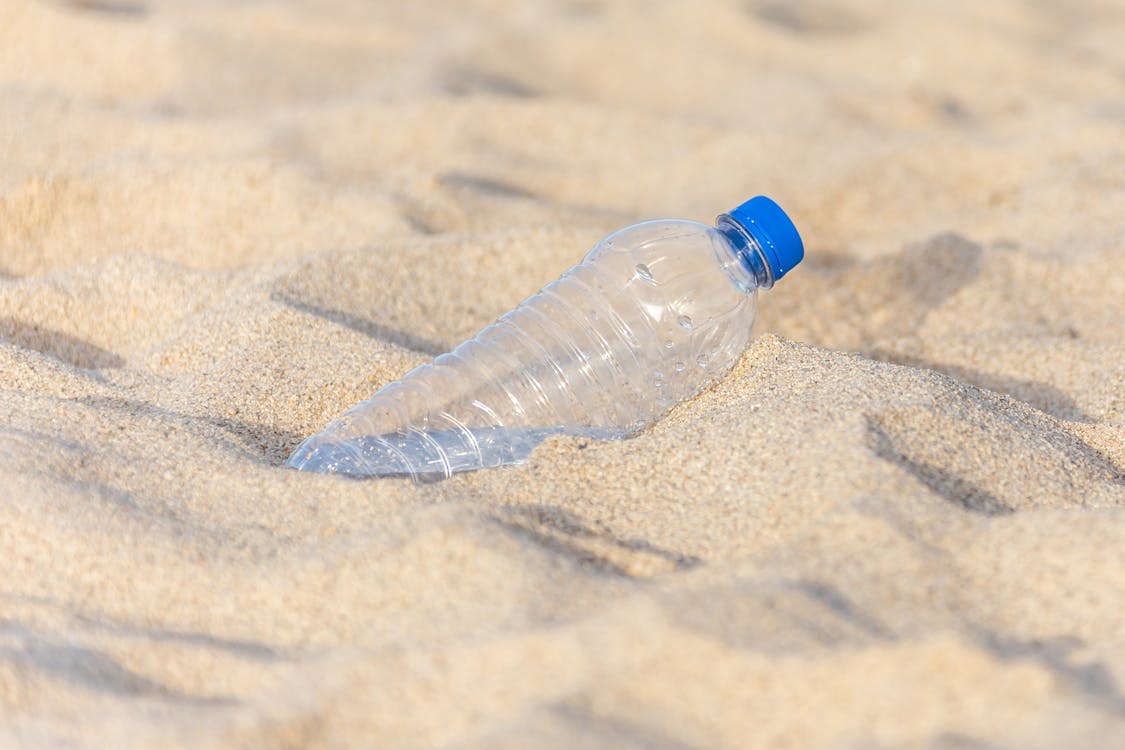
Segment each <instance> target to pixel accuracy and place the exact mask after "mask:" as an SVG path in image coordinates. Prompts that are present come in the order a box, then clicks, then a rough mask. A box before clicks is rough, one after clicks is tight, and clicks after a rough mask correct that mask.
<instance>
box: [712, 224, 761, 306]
mask: <svg viewBox="0 0 1125 750" xmlns="http://www.w3.org/2000/svg"><path fill="white" fill-rule="evenodd" d="M715 228H716V229H717V230H718V231H719V232H720V233H721V234H722V235H723V236H724V237H726V238H727V241H728V242H730V245H731V247H732V248H734V250H735V252H736V253H737V254H738V259H739V261H741V262H742V265H743V266H744V267H745V268H746V270H747V271H748V272H749V273H750V275H751V276H753V277H754V282H755V284H757V286H758V288H759V289H769V288H770V287H772V286H773V282H774V278H773V271H771V270H770V264H769V263H768V262H767V261H766V256H765V253H764V252H763V251H762V246H761V245H759V244H758V241H757V240H756V239H754V237H753V235H751V234H750V233H749V232H747V231H746V228H745V227H743V226H742V225H741V224H739V223H738V222H737V221H735V220H734V219H733V218H731V216H730V214H722V215H721V216H719V218H718V219H716V223H715Z"/></svg>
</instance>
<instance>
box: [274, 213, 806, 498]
mask: <svg viewBox="0 0 1125 750" xmlns="http://www.w3.org/2000/svg"><path fill="white" fill-rule="evenodd" d="M803 257H804V247H803V245H802V242H801V238H800V235H798V233H797V229H796V228H795V227H794V226H793V223H792V222H791V221H790V220H789V217H788V216H786V215H785V212H784V211H782V210H781V208H780V207H779V206H778V205H777V204H776V203H774V202H773V201H772V200H770V199H769V198H766V197H764V196H758V197H756V198H752V199H750V200H749V201H747V202H745V203H743V204H742V205H740V206H739V207H738V208H736V209H734V210H732V211H731V212H730V213H726V214H722V215H721V216H719V217H718V219H717V221H716V226H714V227H711V226H708V225H706V224H701V223H698V222H694V221H683V220H656V221H647V222H643V223H640V224H634V225H633V226H630V227H626V228H625V229H622V230H619V231H617V232H615V233H613V234H611V235H610V236H608V237H606V238H605V239H603V240H602V241H601V242H599V243H598V244H597V245H595V246H594V248H593V249H592V250H591V251H590V252H589V254H587V255H586V257H585V258H584V259H583V260H582V262H581V263H579V264H578V265H576V266H574V267H573V268H571V269H570V270H569V271H567V272H566V273H564V274H563V275H562V277H560V278H559V279H558V280H556V281H554V282H552V283H550V284H548V285H547V286H545V287H544V288H543V289H542V290H541V291H540V292H539V293H538V294H535V295H533V296H532V297H529V298H528V299H526V300H524V301H523V302H522V303H521V304H520V305H519V306H518V307H517V308H516V309H514V310H512V311H511V312H508V313H506V314H504V315H503V316H501V317H500V318H499V319H498V320H497V321H496V323H494V324H492V325H491V326H489V327H488V328H485V329H484V330H483V331H481V332H480V333H478V334H477V335H476V336H474V337H473V338H472V339H469V340H468V341H466V342H464V343H462V344H460V345H459V346H458V347H457V348H455V349H454V350H453V351H451V352H449V353H448V354H443V355H441V356H440V357H438V358H437V359H435V360H434V361H433V362H431V363H430V364H427V365H423V366H421V367H418V368H416V369H414V370H412V371H411V372H409V373H408V374H407V375H406V376H405V377H404V378H403V379H402V380H399V381H397V382H394V383H391V384H390V385H387V386H386V387H384V388H382V389H381V390H379V391H378V392H377V393H376V394H375V395H374V396H372V397H371V398H370V399H368V400H367V401H363V402H361V403H359V404H357V405H356V406H354V407H352V408H351V409H350V410H349V411H347V412H346V413H345V414H344V415H343V416H341V417H340V418H339V419H337V420H336V421H334V422H332V423H331V424H330V425H328V427H326V428H325V429H324V431H322V432H320V433H319V434H316V435H314V436H312V437H310V438H309V439H307V440H306V441H305V442H304V443H302V444H301V445H300V447H298V448H297V450H296V451H295V452H294V453H293V455H292V456H290V457H289V460H288V462H287V463H288V466H290V467H292V468H295V469H300V470H302V471H318V472H334V473H340V474H347V475H351V476H360V477H368V476H396V475H397V476H410V477H412V478H413V479H415V480H416V481H425V480H433V479H441V478H445V477H449V476H452V475H453V474H454V473H457V472H461V471H469V470H473V469H481V468H486V467H492V466H500V465H503V464H515V463H521V462H523V461H525V460H526V459H527V457H528V456H529V455H530V453H531V451H532V450H533V449H534V448H535V446H536V445H538V444H539V443H540V442H542V441H543V440H544V439H545V438H547V437H549V436H551V435H558V434H568V435H584V436H588V437H592V438H602V439H612V438H623V437H627V436H629V435H632V434H634V433H636V432H637V431H639V430H641V429H642V428H644V427H645V426H646V425H648V424H650V423H651V422H652V421H653V420H654V419H656V418H658V417H659V416H660V415H662V414H663V413H664V412H666V411H667V410H668V409H669V408H670V407H672V406H673V405H675V404H677V403H679V402H680V401H683V400H684V399H687V398H690V397H691V396H694V395H695V394H697V393H699V392H700V391H701V390H703V389H705V388H707V387H708V386H709V385H711V384H712V383H714V382H715V381H716V380H717V379H719V378H721V377H722V376H723V375H725V374H726V373H727V372H728V371H729V370H730V369H731V367H733V366H734V364H735V362H736V361H737V359H738V357H739V356H740V355H741V354H742V352H743V351H744V350H745V348H746V346H747V344H748V343H749V341H750V333H751V327H752V326H753V323H754V318H755V316H756V312H757V292H758V290H759V289H769V288H770V287H772V286H773V285H774V283H775V282H776V281H777V280H778V279H780V278H781V277H782V276H784V275H785V274H786V273H787V272H788V271H789V270H790V269H792V268H793V267H794V266H795V265H797V264H798V263H799V262H800V261H801V259H802V258H803Z"/></svg>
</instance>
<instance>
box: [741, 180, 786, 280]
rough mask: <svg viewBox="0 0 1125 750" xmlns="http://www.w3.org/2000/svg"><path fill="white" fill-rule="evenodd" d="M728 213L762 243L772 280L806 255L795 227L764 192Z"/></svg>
mask: <svg viewBox="0 0 1125 750" xmlns="http://www.w3.org/2000/svg"><path fill="white" fill-rule="evenodd" d="M727 216H729V217H730V218H731V219H733V220H734V221H735V222H737V223H738V224H739V225H740V226H741V227H742V228H743V229H745V230H746V232H747V233H748V234H749V235H750V236H751V237H753V238H754V239H755V240H757V241H758V244H759V245H761V247H762V252H763V254H765V256H766V262H767V263H768V264H769V267H770V272H771V273H772V274H773V280H774V281H775V282H776V281H777V280H778V279H780V278H781V277H782V276H784V275H785V274H787V273H789V271H790V270H792V269H793V267H794V266H795V265H797V264H798V263H800V262H801V260H802V259H803V258H804V257H805V243H803V242H801V235H799V234H798V233H797V227H795V226H793V221H792V220H791V219H790V218H789V217H788V216H787V215H786V214H785V212H784V211H783V210H781V206H779V205H777V204H776V203H774V202H773V201H772V200H770V199H769V198H767V197H766V196H764V195H759V196H757V197H755V198H751V199H750V200H748V201H746V202H745V203H743V204H742V205H741V206H739V207H738V208H736V209H734V210H732V211H731V212H730V213H729V214H727Z"/></svg>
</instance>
